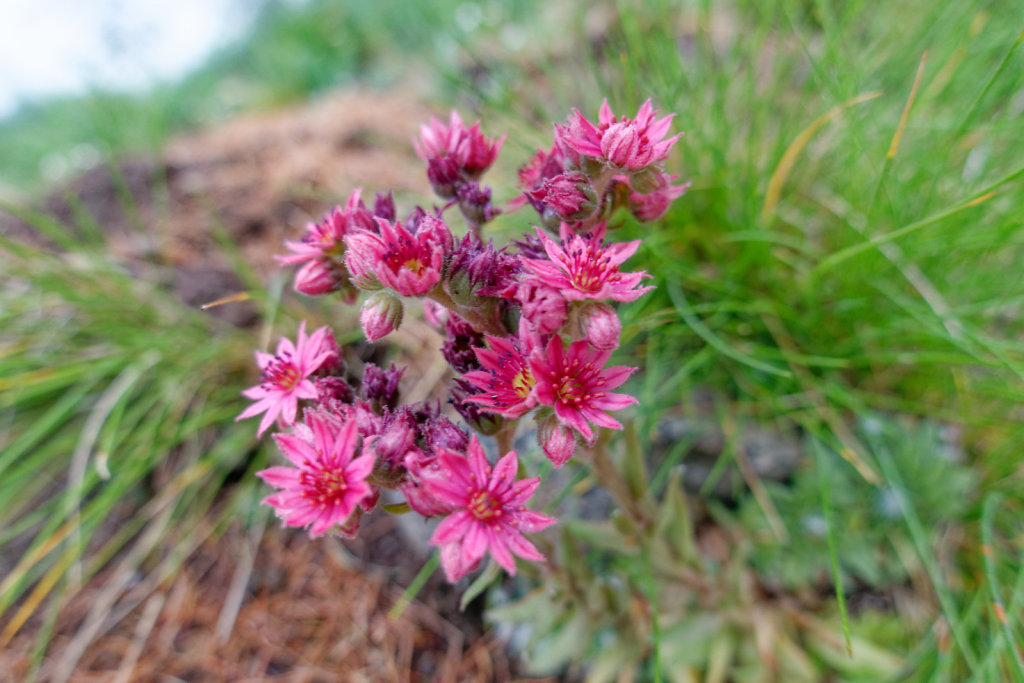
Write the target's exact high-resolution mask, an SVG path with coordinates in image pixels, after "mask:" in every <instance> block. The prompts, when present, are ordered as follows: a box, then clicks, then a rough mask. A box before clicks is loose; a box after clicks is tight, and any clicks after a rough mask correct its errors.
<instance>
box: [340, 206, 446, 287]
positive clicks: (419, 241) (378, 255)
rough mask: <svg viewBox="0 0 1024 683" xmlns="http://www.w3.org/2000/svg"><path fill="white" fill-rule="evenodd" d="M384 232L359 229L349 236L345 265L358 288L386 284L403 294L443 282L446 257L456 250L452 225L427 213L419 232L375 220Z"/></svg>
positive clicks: (400, 224)
mask: <svg viewBox="0 0 1024 683" xmlns="http://www.w3.org/2000/svg"><path fill="white" fill-rule="evenodd" d="M375 220H376V221H377V227H378V228H379V230H380V232H379V233H376V232H372V231H370V230H357V231H356V232H354V233H351V234H349V235H347V236H346V237H345V244H346V245H347V246H348V250H347V251H346V253H345V265H346V266H348V270H349V273H350V274H351V275H352V280H353V282H354V283H355V284H356V286H358V287H362V288H364V289H372V288H374V287H375V286H378V285H383V286H385V287H389V288H390V289H393V290H395V291H396V292H398V293H399V294H401V295H402V296H420V295H423V294H426V293H427V292H429V291H430V290H431V289H433V288H434V285H436V284H437V283H438V282H440V281H441V269H442V268H443V267H444V261H445V257H446V256H447V255H448V254H449V253H450V252H451V250H452V243H453V238H452V234H451V232H449V230H448V226H447V225H445V224H444V222H443V221H441V220H440V219H438V218H435V217H434V216H430V215H425V216H423V218H422V219H421V220H420V222H419V227H418V229H417V230H416V233H415V234H413V233H410V232H409V231H408V230H406V229H405V228H404V227H402V223H401V222H398V221H396V222H395V223H394V224H392V223H391V222H390V221H387V220H384V219H383V218H377V219H375Z"/></svg>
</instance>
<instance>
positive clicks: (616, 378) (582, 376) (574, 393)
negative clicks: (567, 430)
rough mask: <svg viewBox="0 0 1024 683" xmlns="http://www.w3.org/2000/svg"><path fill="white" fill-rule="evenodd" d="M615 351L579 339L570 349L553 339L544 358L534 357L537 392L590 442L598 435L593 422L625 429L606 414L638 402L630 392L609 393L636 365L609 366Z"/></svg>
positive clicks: (544, 401) (544, 402) (543, 400)
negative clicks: (609, 358) (591, 425)
mask: <svg viewBox="0 0 1024 683" xmlns="http://www.w3.org/2000/svg"><path fill="white" fill-rule="evenodd" d="M610 355H611V351H599V350H596V349H592V348H590V345H589V344H588V343H587V342H586V341H584V340H580V341H575V342H573V343H572V344H570V345H569V349H568V350H567V351H566V350H564V349H563V348H562V340H561V339H560V338H559V337H558V336H557V335H556V336H554V337H552V338H551V341H550V342H549V343H548V346H547V349H545V355H544V356H543V357H541V356H539V355H537V354H535V355H533V356H531V358H530V360H529V362H530V370H532V372H533V377H534V379H535V381H536V384H535V385H534V395H535V396H536V398H537V401H538V402H539V403H541V404H543V405H546V406H554V408H555V415H557V416H558V419H559V420H561V422H562V424H564V425H566V426H569V427H572V428H573V429H575V430H576V431H578V432H579V433H580V434H581V435H582V436H583V438H584V439H587V440H588V441H589V440H590V439H592V438H593V437H594V432H593V430H592V429H591V427H590V423H593V424H595V425H597V426H598V427H607V428H609V429H622V425H621V424H619V422H618V421H617V420H616V419H615V418H613V417H612V416H610V415H608V413H606V412H605V411H606V410H621V409H622V408H625V407H626V406H628V405H631V404H633V403H637V400H636V399H635V398H633V397H632V396H630V395H629V394H618V393H609V391H608V390H609V389H614V388H616V387H618V386H620V385H621V384H622V383H623V382H625V381H626V380H627V379H628V378H629V376H630V375H631V374H632V373H633V372H634V371H635V370H636V368H627V367H625V366H622V365H619V366H615V367H611V368H605V367H604V364H605V363H607V362H608V357H609V356H610Z"/></svg>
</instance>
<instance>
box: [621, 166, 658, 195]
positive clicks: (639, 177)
mask: <svg viewBox="0 0 1024 683" xmlns="http://www.w3.org/2000/svg"><path fill="white" fill-rule="evenodd" d="M663 175H664V174H663V173H662V172H661V171H659V170H658V169H657V168H654V167H653V166H645V167H644V168H642V169H640V170H639V171H636V172H635V173H633V174H632V175H630V176H629V186H630V187H632V188H633V190H634V191H636V192H639V193H640V194H647V193H648V192H654V191H655V190H657V189H658V188H659V187H662V186H663V185H665V182H664V181H663V180H662V176H663Z"/></svg>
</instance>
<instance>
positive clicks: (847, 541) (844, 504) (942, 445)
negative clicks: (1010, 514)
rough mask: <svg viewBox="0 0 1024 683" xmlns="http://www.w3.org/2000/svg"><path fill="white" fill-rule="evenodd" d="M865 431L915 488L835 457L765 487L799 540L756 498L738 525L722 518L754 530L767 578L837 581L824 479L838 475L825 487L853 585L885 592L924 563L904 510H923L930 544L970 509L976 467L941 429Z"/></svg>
mask: <svg viewBox="0 0 1024 683" xmlns="http://www.w3.org/2000/svg"><path fill="white" fill-rule="evenodd" d="M861 430H863V431H867V432H869V433H870V434H871V435H872V437H873V438H877V439H878V441H879V444H878V445H879V447H883V448H887V449H888V450H889V453H890V454H891V456H892V461H893V466H894V467H895V468H896V469H897V470H898V471H899V473H900V478H901V480H902V481H903V482H905V484H906V487H905V488H899V487H896V486H893V485H889V486H885V487H882V488H879V487H875V486H872V485H870V484H868V483H867V482H866V481H864V479H863V477H861V476H860V475H858V474H857V472H856V471H855V470H853V469H852V468H851V467H849V466H847V465H846V464H845V463H844V462H843V460H842V458H841V457H839V455H837V454H836V453H834V452H832V451H826V452H825V454H824V455H823V456H822V458H821V459H818V460H808V461H806V462H805V465H806V466H805V467H804V468H802V469H801V470H799V471H798V472H797V473H796V474H795V475H794V477H793V480H792V482H789V483H785V484H781V483H780V484H776V483H772V482H766V483H765V487H766V488H767V489H768V490H769V492H770V493H771V499H772V503H773V504H774V506H775V509H776V510H777V512H778V515H779V518H780V519H781V520H782V523H783V525H784V526H785V528H786V529H788V530H789V533H790V534H791V537H790V539H789V542H786V543H783V542H781V541H780V540H779V539H778V538H777V537H775V535H774V534H773V533H772V531H771V527H770V526H769V525H768V523H767V520H766V519H765V516H764V512H763V511H762V510H761V508H760V505H759V504H758V502H757V501H756V500H754V499H752V498H747V499H745V500H743V502H742V503H741V504H740V506H739V509H738V510H737V511H736V513H735V518H734V519H730V518H732V517H733V516H732V515H729V514H727V513H726V512H724V511H723V512H722V515H723V516H724V517H725V518H726V519H727V520H728V521H730V522H735V523H739V524H741V525H742V526H743V527H744V528H745V529H747V530H749V532H750V534H751V536H750V538H751V539H752V541H753V548H752V552H751V563H752V566H753V567H754V568H755V569H756V570H757V571H758V573H759V574H760V575H761V576H763V577H765V579H767V580H769V581H773V582H774V581H777V582H779V583H780V584H781V585H782V586H784V587H785V588H787V589H795V588H800V587H802V586H814V585H817V584H820V583H822V581H823V579H824V580H826V581H828V580H830V579H831V576H830V565H829V559H828V549H827V543H826V520H825V516H824V515H823V512H822V500H821V488H822V486H823V484H822V482H821V480H820V478H821V477H826V478H827V479H828V481H827V482H826V483H825V484H824V485H825V486H827V487H828V489H829V491H830V493H831V506H832V515H831V518H832V519H831V521H832V524H833V525H834V532H835V534H836V536H837V538H838V539H839V542H838V543H837V551H838V563H839V566H840V568H841V571H842V576H843V579H844V583H845V584H846V585H847V586H849V587H851V588H852V587H853V586H855V585H857V583H858V582H859V583H860V584H861V585H865V586H867V587H871V588H878V589H885V588H887V587H891V586H893V585H896V584H901V583H903V582H905V581H907V580H908V578H909V574H910V569H912V568H913V567H916V565H917V563H916V562H914V563H912V566H911V567H908V566H907V556H908V554H910V555H912V551H911V549H912V547H913V545H912V542H911V538H910V535H909V532H908V531H907V529H906V526H905V525H904V524H903V514H904V512H903V510H904V506H911V507H912V508H913V509H914V510H915V511H916V513H917V515H918V517H919V518H920V520H921V523H922V526H923V527H924V528H925V529H926V530H927V531H928V534H929V537H928V538H927V539H926V543H927V544H928V545H929V546H930V547H932V546H937V543H938V541H939V539H940V538H941V537H942V535H943V533H944V531H946V530H947V528H948V526H949V525H950V524H954V523H956V522H958V521H959V520H961V519H962V518H963V516H964V513H965V512H966V511H967V510H968V509H969V505H968V501H969V500H970V495H971V494H972V493H973V491H972V486H971V484H972V480H973V478H974V475H973V473H972V472H971V470H970V468H969V467H967V465H966V463H962V462H958V461H957V458H958V457H960V458H962V457H963V454H958V453H957V451H956V450H955V447H954V446H952V445H951V444H950V443H948V442H947V441H945V440H944V439H943V438H942V436H941V434H940V430H939V428H938V427H937V426H936V425H934V424H930V423H926V424H923V425H918V426H913V425H910V424H904V423H899V422H896V421H892V420H887V419H884V418H880V417H875V416H868V417H864V418H863V419H862V420H861ZM816 447H817V448H821V446H820V444H817V445H816V444H811V443H808V444H807V450H808V451H811V450H813V449H814V448H816ZM872 455H873V454H872ZM826 577H827V578H826Z"/></svg>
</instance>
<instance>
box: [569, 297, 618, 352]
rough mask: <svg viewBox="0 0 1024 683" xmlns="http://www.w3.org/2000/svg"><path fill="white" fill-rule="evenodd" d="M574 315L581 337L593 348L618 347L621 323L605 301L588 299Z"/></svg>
mask: <svg viewBox="0 0 1024 683" xmlns="http://www.w3.org/2000/svg"><path fill="white" fill-rule="evenodd" d="M576 316H577V317H576V320H577V323H578V325H579V327H580V330H581V331H582V333H583V337H584V338H585V339H586V340H587V341H588V342H590V345H591V346H593V347H594V348H595V349H601V350H611V349H617V348H618V347H619V335H620V334H622V323H621V322H620V321H619V315H618V313H616V312H615V309H614V308H612V307H611V306H609V305H608V304H606V303H600V302H597V301H589V302H587V303H585V304H583V305H582V306H580V308H579V309H578V310H577V311H576Z"/></svg>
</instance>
